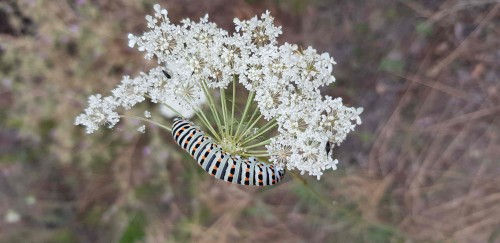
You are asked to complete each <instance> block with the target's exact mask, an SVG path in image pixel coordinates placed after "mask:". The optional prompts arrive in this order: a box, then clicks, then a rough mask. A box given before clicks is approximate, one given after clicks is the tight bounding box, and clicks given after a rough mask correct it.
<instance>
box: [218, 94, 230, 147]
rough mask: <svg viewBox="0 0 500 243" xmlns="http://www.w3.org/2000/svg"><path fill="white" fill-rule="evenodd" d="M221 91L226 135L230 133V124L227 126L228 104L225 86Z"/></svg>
mask: <svg viewBox="0 0 500 243" xmlns="http://www.w3.org/2000/svg"><path fill="white" fill-rule="evenodd" d="M219 91H220V104H221V106H222V118H223V120H224V131H223V132H224V134H225V135H226V137H227V136H228V135H229V132H228V126H227V119H228V118H227V106H226V90H225V89H223V88H220V89H219Z"/></svg>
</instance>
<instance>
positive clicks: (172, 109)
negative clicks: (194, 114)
mask: <svg viewBox="0 0 500 243" xmlns="http://www.w3.org/2000/svg"><path fill="white" fill-rule="evenodd" d="M145 96H146V97H147V98H149V99H151V96H150V95H145ZM161 104H162V105H164V106H166V107H167V108H168V109H170V110H171V111H173V112H174V113H175V114H177V115H178V116H180V117H182V118H185V117H184V116H183V115H181V113H180V112H179V111H177V110H176V109H174V108H173V107H172V106H170V105H168V104H165V103H161Z"/></svg>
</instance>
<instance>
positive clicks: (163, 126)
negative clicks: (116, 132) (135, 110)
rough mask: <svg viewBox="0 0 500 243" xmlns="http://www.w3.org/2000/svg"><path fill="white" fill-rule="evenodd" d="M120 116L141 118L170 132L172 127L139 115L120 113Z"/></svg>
mask: <svg viewBox="0 0 500 243" xmlns="http://www.w3.org/2000/svg"><path fill="white" fill-rule="evenodd" d="M120 117H123V118H133V119H137V120H141V121H145V122H149V123H151V124H154V125H156V126H159V127H161V128H163V129H165V130H167V131H169V132H172V128H170V127H167V126H165V125H163V124H160V123H158V122H155V121H153V120H149V119H147V118H142V117H140V116H125V115H120Z"/></svg>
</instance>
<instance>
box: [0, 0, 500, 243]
mask: <svg viewBox="0 0 500 243" xmlns="http://www.w3.org/2000/svg"><path fill="white" fill-rule="evenodd" d="M152 4H153V2H152V1H149V0H148V1H132V0H126V1H119V2H115V1H113V2H107V1H75V2H73V1H45V0H42V1H27V0H22V1H13V0H10V1H6V2H1V3H0V74H1V75H0V87H1V89H0V122H1V123H0V124H1V130H0V215H2V217H3V216H4V215H6V214H7V212H8V210H11V211H12V210H13V211H15V212H17V213H18V214H19V215H20V219H19V221H17V222H14V223H9V222H7V221H5V220H2V221H0V242H186V241H191V242H233V241H239V242H256V241H259V242H270V241H280V242H281V241H287V242H499V241H500V207H499V205H500V186H499V185H500V179H499V178H498V175H499V174H500V161H499V158H500V132H499V131H500V126H499V124H500V122H499V120H498V119H499V112H500V95H499V92H500V88H499V81H500V72H499V70H500V62H499V61H498V60H500V53H499V49H500V48H499V47H500V42H499V39H500V38H499V37H500V33H499V29H498V27H499V23H500V3H499V1H490V0H484V1H459V0H443V1H416V0H404V1H403V0H400V1H395V0H394V1H361V0H359V1H335V2H333V1H326V0H317V1H313V2H308V1H304V0H293V1H278V0H275V1H258V0H254V1H230V2H228V1H222V0H211V1H201V2H200V1H194V0H188V1H178V0H172V1H168V2H166V3H163V4H162V5H164V6H166V7H167V8H168V9H169V13H170V15H171V16H172V18H173V19H174V20H179V19H181V18H183V17H186V16H187V17H190V18H193V19H196V18H198V17H200V16H202V15H203V14H204V13H205V12H208V13H210V15H211V18H212V19H213V20H215V22H217V23H218V24H219V25H220V26H222V27H224V28H226V29H229V28H231V27H232V23H231V20H232V18H233V17H234V16H237V17H240V18H248V17H251V16H253V15H255V14H258V13H260V12H262V11H263V10H265V9H270V10H271V11H272V12H273V14H274V15H275V16H276V20H277V21H278V24H281V25H283V29H284V33H285V34H284V36H283V37H282V41H288V42H294V43H298V44H301V45H313V46H315V47H316V48H318V49H319V50H320V51H328V52H330V53H331V54H332V55H333V56H334V57H336V61H337V62H338V63H339V65H338V66H337V67H336V70H335V71H334V72H335V75H336V77H337V80H338V81H337V83H336V84H335V85H334V86H332V87H331V89H325V90H324V92H325V93H329V94H331V95H334V96H341V97H343V98H344V100H346V101H347V102H349V103H351V104H353V105H355V106H364V107H365V113H364V114H363V118H364V124H363V125H362V126H361V127H360V128H359V129H358V131H357V132H356V133H355V134H352V135H351V136H350V138H349V139H348V141H347V142H346V143H345V144H344V146H343V147H341V149H340V150H339V151H337V154H338V156H339V158H340V160H341V163H342V165H341V169H340V170H339V171H336V172H329V173H327V174H326V175H325V176H324V178H323V179H322V180H321V181H316V180H315V179H314V178H303V177H301V176H300V175H297V174H293V173H289V174H288V175H289V176H287V178H289V179H286V180H285V181H284V182H283V183H282V184H281V185H279V186H276V187H272V188H267V189H256V188H246V187H240V186H234V185H228V184H226V183H224V182H220V181H216V180H213V179H212V178H211V177H209V176H206V175H205V174H204V173H203V172H201V171H200V169H199V168H198V166H197V165H196V163H194V162H193V161H192V160H191V159H190V158H189V157H188V156H186V155H184V154H182V153H179V151H178V150H177V149H176V147H175V146H173V143H172V141H171V138H170V136H169V135H168V134H165V133H164V132H162V131H159V130H157V129H155V128H153V127H151V128H150V129H149V132H148V133H146V134H145V135H139V134H137V133H135V130H136V129H135V128H136V127H137V126H138V124H137V123H134V122H127V123H124V124H121V125H120V126H119V127H118V128H116V129H114V131H102V132H100V133H99V134H95V135H93V136H86V135H84V134H83V131H82V129H81V128H78V127H74V126H73V119H74V117H75V115H76V114H78V113H79V111H80V110H81V109H82V108H83V106H84V105H85V104H84V103H85V97H86V96H88V95H89V94H92V93H95V92H108V90H109V89H110V88H111V87H112V86H114V85H115V84H116V82H117V81H118V80H119V79H120V76H121V75H124V74H130V75H134V74H136V73H137V72H138V71H140V70H145V69H146V68H147V67H148V66H150V65H152V64H151V63H146V62H145V61H143V60H142V56H141V54H140V53H137V52H135V51H133V50H131V49H129V48H128V47H127V45H126V34H127V33H128V32H134V33H137V32H140V31H141V30H143V28H144V21H143V16H144V15H145V14H146V13H149V12H150V11H151V9H152V7H151V6H152ZM33 199H35V200H33Z"/></svg>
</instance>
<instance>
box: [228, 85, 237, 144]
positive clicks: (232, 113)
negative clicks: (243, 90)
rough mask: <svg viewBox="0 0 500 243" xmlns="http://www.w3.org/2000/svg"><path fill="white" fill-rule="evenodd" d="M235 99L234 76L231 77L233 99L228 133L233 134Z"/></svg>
mask: <svg viewBox="0 0 500 243" xmlns="http://www.w3.org/2000/svg"><path fill="white" fill-rule="evenodd" d="M235 101H236V76H234V78H233V100H232V101H231V131H230V132H229V134H231V135H233V127H234V126H233V124H234V103H235Z"/></svg>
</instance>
